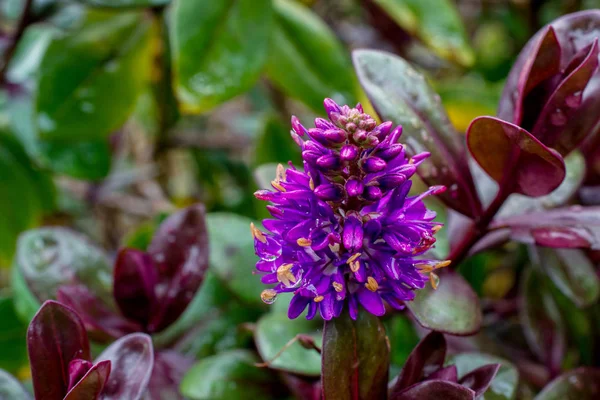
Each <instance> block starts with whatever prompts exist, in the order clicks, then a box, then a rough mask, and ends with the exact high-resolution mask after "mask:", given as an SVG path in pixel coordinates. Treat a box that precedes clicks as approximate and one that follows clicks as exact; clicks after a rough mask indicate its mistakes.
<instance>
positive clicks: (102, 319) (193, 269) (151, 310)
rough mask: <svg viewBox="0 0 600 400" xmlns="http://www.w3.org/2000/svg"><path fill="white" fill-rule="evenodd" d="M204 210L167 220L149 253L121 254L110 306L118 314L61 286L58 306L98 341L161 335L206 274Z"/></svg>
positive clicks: (84, 291) (81, 289)
mask: <svg viewBox="0 0 600 400" xmlns="http://www.w3.org/2000/svg"><path fill="white" fill-rule="evenodd" d="M204 215H205V214H204V206H202V205H196V206H192V207H189V208H187V209H185V210H182V211H180V212H177V213H175V214H173V215H171V216H170V217H169V218H167V219H166V220H165V221H164V222H163V223H162V224H161V225H160V227H159V229H158V230H157V232H156V233H155V235H154V237H153V239H152V242H151V243H150V245H149V247H148V252H147V253H146V252H143V251H139V250H134V249H124V250H121V252H120V253H119V255H118V257H117V260H116V265H115V270H114V286H113V295H114V300H115V302H116V304H117V306H118V308H119V311H120V314H119V313H117V312H116V311H115V310H113V309H111V307H110V304H107V303H106V302H105V301H104V299H102V298H100V297H97V296H95V295H94V293H92V292H91V291H90V290H89V289H88V288H87V287H86V286H84V285H81V284H79V285H67V286H62V287H61V288H60V289H59V291H58V298H59V300H60V301H61V302H64V303H65V304H68V305H69V306H71V307H73V308H74V309H76V310H77V311H78V313H79V314H80V315H81V316H82V318H83V320H84V322H85V324H86V328H87V329H88V330H89V331H91V332H95V333H96V334H98V335H99V336H102V334H104V335H107V336H111V337H119V336H121V335H123V334H125V333H128V332H133V331H145V332H150V333H155V332H160V331H162V330H164V329H165V328H166V327H168V326H169V325H171V324H172V323H173V322H174V321H175V320H176V319H177V318H179V316H180V315H181V314H182V313H183V312H184V311H185V309H186V307H187V305H188V304H189V303H190V301H191V300H192V298H193V297H194V294H195V293H196V291H197V290H198V288H199V287H200V285H201V284H202V281H203V280H204V274H205V272H206V269H207V268H208V237H207V232H206V226H205V223H204Z"/></svg>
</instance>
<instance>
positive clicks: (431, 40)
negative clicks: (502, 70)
mask: <svg viewBox="0 0 600 400" xmlns="http://www.w3.org/2000/svg"><path fill="white" fill-rule="evenodd" d="M373 1H374V2H375V3H376V4H378V5H379V6H380V7H381V8H382V9H383V10H384V11H386V12H387V14H388V15H389V16H390V17H391V18H392V19H393V20H394V21H395V22H396V23H397V24H398V25H400V27H402V28H403V29H404V30H405V31H407V32H409V33H411V34H413V35H416V36H417V37H418V38H419V39H421V40H422V41H423V42H424V43H425V44H426V45H427V46H428V47H430V48H431V49H432V50H433V51H434V52H435V53H436V54H437V55H438V56H440V57H442V58H445V59H447V60H450V61H454V62H456V63H458V64H461V65H463V66H465V67H470V66H472V65H473V63H474V62H475V54H474V52H473V49H472V48H471V46H470V44H469V41H468V38H467V33H466V31H465V27H464V25H463V23H462V21H461V19H460V14H459V13H458V10H457V9H456V6H455V4H454V2H453V1H451V0H373Z"/></svg>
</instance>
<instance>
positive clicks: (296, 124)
mask: <svg viewBox="0 0 600 400" xmlns="http://www.w3.org/2000/svg"><path fill="white" fill-rule="evenodd" d="M292 129H293V130H294V132H296V133H297V134H298V136H304V135H305V134H306V128H305V127H304V126H302V124H301V123H300V120H299V119H298V117H296V116H295V115H294V116H293V117H292Z"/></svg>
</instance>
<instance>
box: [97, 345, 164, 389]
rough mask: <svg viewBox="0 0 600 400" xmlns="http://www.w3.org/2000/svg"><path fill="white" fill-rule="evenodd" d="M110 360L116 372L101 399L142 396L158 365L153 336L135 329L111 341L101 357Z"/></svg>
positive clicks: (98, 359) (111, 376) (113, 372)
mask: <svg viewBox="0 0 600 400" xmlns="http://www.w3.org/2000/svg"><path fill="white" fill-rule="evenodd" d="M103 360H108V361H110V363H111V365H112V368H111V369H112V372H111V374H110V377H109V379H108V382H107V383H106V386H105V387H104V390H103V391H102V395H101V396H100V399H101V400H119V399H128V400H138V399H140V398H141V397H142V395H143V394H144V391H145V390H146V386H147V385H148V380H149V379H150V375H151V374H152V367H153V365H154V350H153V347H152V339H151V338H150V336H148V335H146V334H144V333H132V334H130V335H127V336H124V337H122V338H121V339H119V340H117V341H116V342H114V343H113V344H111V345H110V346H109V347H108V348H107V349H106V350H104V351H103V352H102V354H100V356H98V358H97V360H96V361H97V362H98V361H103Z"/></svg>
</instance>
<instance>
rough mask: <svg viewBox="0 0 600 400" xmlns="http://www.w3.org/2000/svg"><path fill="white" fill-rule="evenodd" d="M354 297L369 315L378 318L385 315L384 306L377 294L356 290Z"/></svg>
mask: <svg viewBox="0 0 600 400" xmlns="http://www.w3.org/2000/svg"><path fill="white" fill-rule="evenodd" d="M356 296H357V298H358V301H359V302H360V304H361V305H362V306H363V307H364V308H365V310H367V311H368V312H370V313H371V314H373V315H377V316H379V317H380V316H382V315H383V314H385V306H384V305H383V300H382V299H381V296H379V294H377V293H375V292H371V291H370V290H368V289H365V288H361V289H359V290H358V292H357V294H356Z"/></svg>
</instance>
